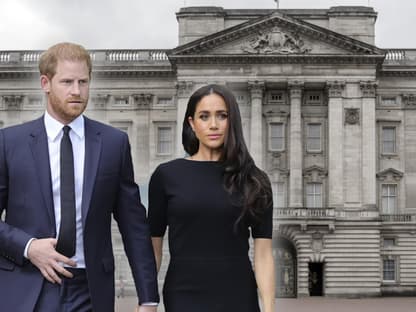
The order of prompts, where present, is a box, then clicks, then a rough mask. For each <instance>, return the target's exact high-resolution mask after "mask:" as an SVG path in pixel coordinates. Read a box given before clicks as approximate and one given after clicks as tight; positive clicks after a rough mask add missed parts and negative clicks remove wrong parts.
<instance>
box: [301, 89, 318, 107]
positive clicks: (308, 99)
mask: <svg viewBox="0 0 416 312" xmlns="http://www.w3.org/2000/svg"><path fill="white" fill-rule="evenodd" d="M305 104H306V105H321V104H322V93H321V92H319V91H312V92H311V91H307V92H306V94H305Z"/></svg>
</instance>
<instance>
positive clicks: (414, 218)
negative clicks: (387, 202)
mask: <svg viewBox="0 0 416 312" xmlns="http://www.w3.org/2000/svg"><path fill="white" fill-rule="evenodd" d="M380 218H381V222H383V223H391V224H397V223H399V224H403V223H406V224H408V223H415V224H416V214H381V215H380Z"/></svg>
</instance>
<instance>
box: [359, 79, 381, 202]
mask: <svg viewBox="0 0 416 312" xmlns="http://www.w3.org/2000/svg"><path fill="white" fill-rule="evenodd" d="M360 88H361V92H362V97H363V99H362V151H363V152H362V153H363V154H362V155H363V156H362V157H363V158H362V159H363V160H362V166H363V167H362V168H363V169H362V181H363V193H362V194H363V206H364V207H366V208H373V209H375V207H376V144H377V139H376V89H377V83H376V82H375V81H365V82H364V81H362V82H360Z"/></svg>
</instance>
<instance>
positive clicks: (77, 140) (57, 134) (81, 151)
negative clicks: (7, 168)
mask: <svg viewBox="0 0 416 312" xmlns="http://www.w3.org/2000/svg"><path fill="white" fill-rule="evenodd" d="M44 122H45V128H46V134H47V136H48V150H49V165H50V168H51V181H52V196H53V206H54V211H55V226H56V238H57V239H58V235H59V229H60V226H61V192H60V186H61V180H60V172H61V166H60V155H61V152H60V148H61V139H62V135H63V130H62V128H63V127H64V126H65V125H64V124H62V123H60V122H59V121H57V120H56V119H54V118H53V117H52V116H51V115H49V113H48V112H47V111H46V112H45V116H44ZM68 126H69V127H71V131H70V132H69V137H70V138H71V143H72V152H73V154H74V181H75V218H76V246H75V255H74V256H73V257H72V258H71V259H72V260H74V261H75V262H76V264H77V268H85V258H84V241H83V232H82V212H81V204H82V186H83V184H84V158H85V130H84V117H83V116H82V115H80V116H78V117H77V118H75V119H74V120H73V121H72V122H71V123H70V124H68ZM34 239H35V238H32V239H31V240H29V242H28V243H27V244H26V247H25V251H24V256H25V257H26V258H27V257H28V254H27V253H28V249H29V245H30V243H31V242H32V241H33V240H34Z"/></svg>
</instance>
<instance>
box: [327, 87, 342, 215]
mask: <svg viewBox="0 0 416 312" xmlns="http://www.w3.org/2000/svg"><path fill="white" fill-rule="evenodd" d="M326 86H327V91H328V99H329V100H328V206H329V207H335V208H341V207H343V205H344V188H343V185H344V166H343V162H344V137H343V136H344V122H343V119H342V116H343V104H342V94H343V90H344V88H345V83H344V82H339V81H328V82H327V83H326Z"/></svg>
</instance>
